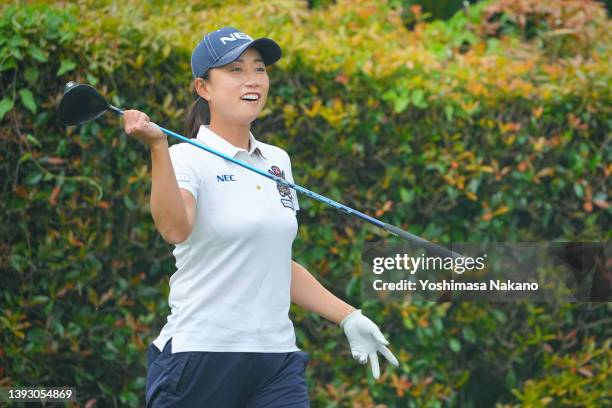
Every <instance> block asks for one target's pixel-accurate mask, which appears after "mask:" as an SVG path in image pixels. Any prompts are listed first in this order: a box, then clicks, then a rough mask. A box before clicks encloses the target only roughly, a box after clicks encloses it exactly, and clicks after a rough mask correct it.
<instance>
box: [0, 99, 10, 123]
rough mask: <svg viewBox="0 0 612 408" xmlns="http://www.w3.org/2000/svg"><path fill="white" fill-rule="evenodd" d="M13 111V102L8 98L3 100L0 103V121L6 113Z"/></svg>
mask: <svg viewBox="0 0 612 408" xmlns="http://www.w3.org/2000/svg"><path fill="white" fill-rule="evenodd" d="M11 109H13V100H12V99H9V98H4V99H2V100H1V101H0V120H2V118H4V115H6V113H7V112H10V111H11Z"/></svg>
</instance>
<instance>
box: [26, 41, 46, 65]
mask: <svg viewBox="0 0 612 408" xmlns="http://www.w3.org/2000/svg"><path fill="white" fill-rule="evenodd" d="M28 54H30V55H31V56H32V58H34V59H35V60H36V61H38V62H47V56H46V55H45V53H44V52H43V50H41V49H40V48H38V47H37V46H35V45H30V46H29V47H28Z"/></svg>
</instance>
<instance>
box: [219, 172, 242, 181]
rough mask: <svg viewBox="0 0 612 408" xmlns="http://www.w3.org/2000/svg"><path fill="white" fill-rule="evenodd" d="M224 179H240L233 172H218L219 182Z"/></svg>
mask: <svg viewBox="0 0 612 408" xmlns="http://www.w3.org/2000/svg"><path fill="white" fill-rule="evenodd" d="M224 181H238V180H236V176H235V175H233V174H218V175H217V182H218V183H219V182H224Z"/></svg>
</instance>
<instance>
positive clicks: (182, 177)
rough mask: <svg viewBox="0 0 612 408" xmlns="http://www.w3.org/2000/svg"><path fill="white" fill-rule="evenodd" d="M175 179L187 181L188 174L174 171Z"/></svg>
mask: <svg viewBox="0 0 612 408" xmlns="http://www.w3.org/2000/svg"><path fill="white" fill-rule="evenodd" d="M176 181H189V175H188V174H185V173H176Z"/></svg>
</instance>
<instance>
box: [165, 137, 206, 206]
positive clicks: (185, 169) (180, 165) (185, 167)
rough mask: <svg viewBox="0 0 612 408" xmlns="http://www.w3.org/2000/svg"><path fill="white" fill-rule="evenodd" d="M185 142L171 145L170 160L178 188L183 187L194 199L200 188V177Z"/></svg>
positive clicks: (196, 197)
mask: <svg viewBox="0 0 612 408" xmlns="http://www.w3.org/2000/svg"><path fill="white" fill-rule="evenodd" d="M188 147H189V145H188V144H186V143H179V144H175V145H172V146H171V147H170V149H169V152H170V160H171V161H172V167H173V168H174V174H175V176H176V181H177V182H178V186H179V188H184V189H185V190H187V191H189V192H190V193H191V194H193V196H194V198H195V199H196V201H197V200H198V192H199V188H200V177H199V175H198V172H197V169H196V168H195V167H194V166H193V163H192V162H193V160H192V158H191V152H190V151H189V150H188V149H187V148H188Z"/></svg>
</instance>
